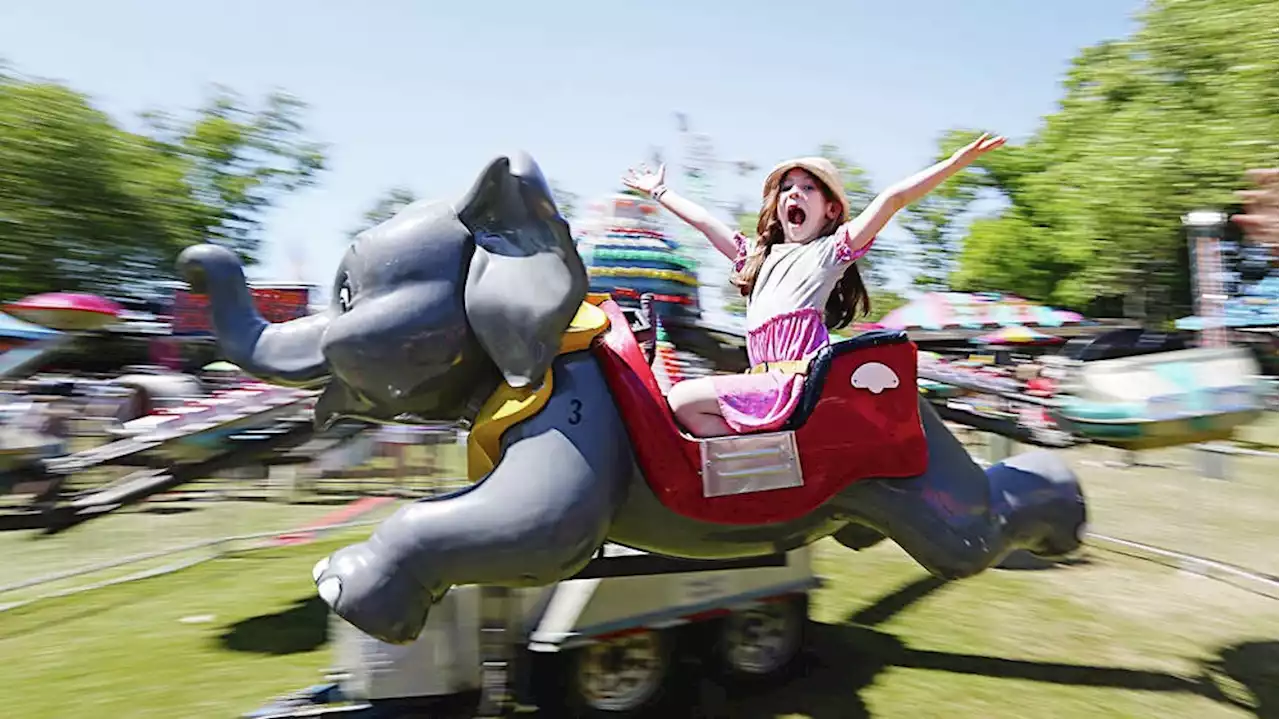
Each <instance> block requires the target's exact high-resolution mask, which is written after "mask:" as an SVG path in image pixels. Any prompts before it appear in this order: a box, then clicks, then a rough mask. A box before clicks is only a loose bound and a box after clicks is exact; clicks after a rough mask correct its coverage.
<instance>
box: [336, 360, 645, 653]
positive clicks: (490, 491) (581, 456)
mask: <svg viewBox="0 0 1280 719" xmlns="http://www.w3.org/2000/svg"><path fill="white" fill-rule="evenodd" d="M553 382H554V387H555V394H554V395H553V396H552V397H551V399H550V400H549V401H548V402H547V405H546V406H545V407H544V408H543V409H542V411H541V412H539V413H538V414H537V415H535V416H534V417H532V418H530V419H529V420H526V421H525V422H524V423H522V424H520V425H517V426H516V427H514V428H512V429H510V430H508V431H507V434H506V435H505V437H504V442H503V444H504V447H503V451H502V457H501V460H500V461H499V463H498V465H497V466H496V467H495V468H494V469H493V471H491V472H490V473H489V474H487V475H486V476H485V477H483V478H482V479H481V480H480V481H479V482H478V483H477V484H476V485H474V486H472V487H471V488H469V489H467V490H464V491H462V492H459V493H457V494H454V495H451V496H447V497H442V498H433V499H427V500H421V501H418V502H415V503H413V504H411V505H409V506H407V507H404V508H402V509H401V510H400V511H398V512H397V513H396V514H395V515H393V516H392V517H390V518H389V519H387V520H386V521H385V522H383V523H382V524H381V525H379V527H378V529H377V530H376V531H375V532H374V534H373V536H372V537H370V538H369V539H368V540H367V541H365V542H362V543H359V544H355V545H352V546H349V547H345V548H343V549H341V550H338V551H337V552H335V553H334V554H333V555H331V556H330V557H328V558H327V559H323V560H321V562H320V563H319V564H318V565H317V566H316V569H315V571H314V574H313V576H314V578H315V579H316V583H317V588H318V591H319V593H320V596H321V597H322V598H323V599H324V600H325V601H326V602H327V603H328V604H329V605H330V606H331V607H332V608H333V610H334V612H335V613H336V614H338V616H340V617H342V618H343V619H344V620H346V621H347V622H349V623H351V624H353V625H354V626H356V627H357V628H358V629H360V630H361V631H363V632H365V633H366V634H369V635H370V636H373V637H375V638H377V639H380V640H382V641H385V642H390V643H405V642H410V641H412V640H413V639H414V638H416V637H417V636H418V634H419V633H420V632H421V630H422V627H423V626H424V624H425V623H426V619H427V614H428V612H429V610H430V608H431V605H432V604H433V603H435V602H436V601H438V600H439V599H440V598H441V597H442V596H443V595H444V593H445V592H447V591H448V590H449V588H450V587H451V586H453V585H461V584H499V585H505V586H540V585H546V584H551V583H554V582H556V581H559V580H562V579H566V578H568V577H571V576H573V575H574V574H576V573H577V572H578V571H579V570H580V569H581V568H582V567H584V566H585V565H586V564H587V563H588V562H589V561H590V560H591V557H592V554H593V553H594V552H595V550H596V549H597V548H598V547H600V545H602V544H603V543H604V541H605V538H606V536H607V535H608V531H609V526H610V523H611V520H612V519H613V516H614V515H615V514H616V512H617V509H618V507H620V506H621V505H622V503H623V501H624V500H625V499H626V495H627V488H628V482H629V480H630V478H631V470H632V466H633V465H632V463H633V459H632V457H631V454H630V452H629V450H628V449H627V447H628V444H627V436H626V431H625V429H624V428H623V426H622V422H621V420H620V418H619V417H618V415H617V413H616V410H615V409H614V407H613V403H612V400H611V398H610V397H609V395H608V391H607V387H606V386H605V384H604V379H603V377H601V376H600V374H599V369H598V367H597V366H596V365H595V363H594V361H593V360H591V359H590V357H589V356H587V355H580V356H578V357H576V358H574V359H570V360H568V361H566V362H564V364H561V365H559V366H557V367H556V369H555V373H554V375H553Z"/></svg>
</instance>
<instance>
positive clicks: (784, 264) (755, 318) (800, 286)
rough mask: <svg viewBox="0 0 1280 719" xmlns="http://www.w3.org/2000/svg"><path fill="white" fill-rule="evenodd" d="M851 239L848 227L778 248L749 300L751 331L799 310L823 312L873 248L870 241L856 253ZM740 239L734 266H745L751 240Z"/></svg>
mask: <svg viewBox="0 0 1280 719" xmlns="http://www.w3.org/2000/svg"><path fill="white" fill-rule="evenodd" d="M847 236H848V229H847V225H841V226H840V227H839V228H838V229H837V230H836V231H835V232H834V233H833V234H830V235H827V236H826V237H819V238H817V239H814V240H810V241H809V242H805V243H803V244H802V243H797V242H782V243H779V244H776V245H774V246H773V248H772V249H771V250H769V256H768V257H766V258H765V260H764V265H763V266H761V268H760V274H759V275H758V276H757V277H756V285H755V289H754V290H753V291H752V293H751V296H750V297H749V298H748V299H747V328H748V329H750V330H753V329H756V328H758V327H760V326H761V325H763V324H764V323H765V322H768V321H769V320H770V319H772V318H773V317H776V316H778V315H780V314H784V313H787V312H794V311H796V310H799V309H804V308H813V309H816V310H818V311H819V312H822V311H823V310H824V308H825V307H826V305H827V298H828V297H830V296H831V291H832V290H833V289H835V286H836V283H837V282H839V281H840V278H841V277H843V276H844V273H845V270H847V269H848V268H849V265H852V264H853V263H854V262H856V261H857V260H858V259H859V258H860V257H862V256H863V255H865V254H866V253H867V250H868V249H870V248H871V243H870V242H869V243H867V244H866V246H864V247H863V248H861V249H860V250H859V251H858V252H856V253H855V252H853V251H852V250H850V249H849V243H848V241H847ZM736 239H737V241H738V248H739V250H738V259H737V260H736V261H735V263H734V264H735V267H741V265H742V262H743V261H745V259H746V246H747V241H746V238H744V237H743V236H742V235H738V237H737V238H736Z"/></svg>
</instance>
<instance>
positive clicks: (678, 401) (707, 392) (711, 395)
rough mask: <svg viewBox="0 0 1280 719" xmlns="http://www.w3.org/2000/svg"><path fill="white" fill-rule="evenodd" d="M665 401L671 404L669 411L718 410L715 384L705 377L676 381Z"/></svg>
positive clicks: (702, 411)
mask: <svg viewBox="0 0 1280 719" xmlns="http://www.w3.org/2000/svg"><path fill="white" fill-rule="evenodd" d="M667 402H668V404H670V405H671V411H673V412H675V413H676V414H683V413H687V412H696V413H716V412H719V411H720V405H719V402H718V401H717V400H716V390H715V386H714V385H713V384H712V383H711V380H710V379H708V378H705V377H699V378H698V379H691V380H685V381H683V382H678V383H676V384H675V386H673V387H672V388H671V391H670V392H668V393H667Z"/></svg>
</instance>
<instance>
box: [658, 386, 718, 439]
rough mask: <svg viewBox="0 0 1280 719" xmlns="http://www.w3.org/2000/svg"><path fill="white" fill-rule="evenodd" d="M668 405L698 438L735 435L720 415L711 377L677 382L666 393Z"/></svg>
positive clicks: (681, 422)
mask: <svg viewBox="0 0 1280 719" xmlns="http://www.w3.org/2000/svg"><path fill="white" fill-rule="evenodd" d="M667 402H668V403H670V405H671V411H672V412H673V413H675V416H676V419H677V420H679V422H680V424H681V425H683V426H684V428H685V429H686V430H688V431H689V433H690V434H692V435H694V436H695V437H723V436H725V435H729V434H734V431H733V428H732V427H730V426H729V424H728V423H727V422H725V421H724V417H723V416H721V414H720V402H719V401H718V400H717V399H716V389H715V385H713V384H712V383H711V378H709V377H699V378H698V379H690V380H685V381H684V382H678V383H676V385H675V386H674V387H672V388H671V391H670V392H668V393H667Z"/></svg>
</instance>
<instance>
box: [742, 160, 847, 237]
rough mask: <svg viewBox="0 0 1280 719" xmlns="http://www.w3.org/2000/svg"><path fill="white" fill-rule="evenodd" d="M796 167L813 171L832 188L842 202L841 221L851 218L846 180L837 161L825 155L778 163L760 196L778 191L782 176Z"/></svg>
mask: <svg viewBox="0 0 1280 719" xmlns="http://www.w3.org/2000/svg"><path fill="white" fill-rule="evenodd" d="M796 168H800V169H801V170H805V171H807V172H809V173H811V174H812V175H813V176H814V177H816V178H818V180H819V181H821V182H822V184H824V185H826V186H827V189H829V190H831V194H833V195H835V196H836V202H839V203H840V221H841V222H844V221H845V220H848V219H849V198H847V197H845V196H844V180H842V179H841V178H840V170H838V169H836V166H835V163H833V162H832V161H831V160H828V159H827V158H825V157H797V158H795V159H793V160H787V161H786V162H780V163H778V164H777V165H775V166H774V168H773V169H772V170H770V171H769V176H768V177H766V178H765V181H764V191H763V192H761V193H760V196H761V197H763V198H768V197H769V196H770V195H772V194H773V193H774V192H776V191H777V189H778V183H779V182H781V181H782V176H783V175H786V174H787V173H788V172H789V171H791V170H794V169H796Z"/></svg>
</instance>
